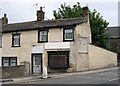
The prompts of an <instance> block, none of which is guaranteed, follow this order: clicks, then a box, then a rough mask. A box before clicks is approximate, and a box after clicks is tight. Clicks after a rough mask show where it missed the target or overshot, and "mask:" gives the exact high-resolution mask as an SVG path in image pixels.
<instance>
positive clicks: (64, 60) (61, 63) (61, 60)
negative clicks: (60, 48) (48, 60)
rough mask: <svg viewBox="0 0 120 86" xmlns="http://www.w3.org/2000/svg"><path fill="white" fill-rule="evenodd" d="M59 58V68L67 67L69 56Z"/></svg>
mask: <svg viewBox="0 0 120 86" xmlns="http://www.w3.org/2000/svg"><path fill="white" fill-rule="evenodd" d="M58 57H59V66H65V65H67V56H66V55H58Z"/></svg>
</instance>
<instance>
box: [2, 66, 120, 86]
mask: <svg viewBox="0 0 120 86" xmlns="http://www.w3.org/2000/svg"><path fill="white" fill-rule="evenodd" d="M119 75H120V68H119V70H118V69H115V70H111V71H103V72H98V73H90V74H72V75H65V76H61V77H60V78H49V79H44V80H39V79H36V80H34V81H29V82H16V83H15V84H12V85H11V86H19V85H17V84H22V85H20V86H26V84H31V85H29V86H34V85H35V84H89V85H90V84H92V85H91V86H93V84H94V85H95V84H120V83H118V82H120V77H119ZM3 86H10V85H3ZM35 86H36V85H35ZM37 86H38V85H37ZM96 86H97V85H96ZM108 86H109V85H108ZM110 86H113V85H110ZM115 86H117V85H115Z"/></svg>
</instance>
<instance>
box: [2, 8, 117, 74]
mask: <svg viewBox="0 0 120 86" xmlns="http://www.w3.org/2000/svg"><path fill="white" fill-rule="evenodd" d="M83 12H84V16H83V17H78V18H70V19H60V20H59V19H58V20H44V12H43V11H42V8H40V10H39V11H37V21H30V22H22V23H14V24H8V19H7V18H6V15H4V17H3V21H4V22H3V26H2V56H1V66H2V67H6V66H16V65H21V64H25V63H26V64H27V69H28V71H29V72H30V73H42V72H43V68H44V67H47V70H48V72H75V71H86V70H91V69H98V68H105V67H112V66H116V65H117V59H116V57H117V55H116V53H113V52H110V51H107V50H105V49H102V48H99V47H96V46H94V45H92V44H91V29H90V24H89V17H88V13H87V12H88V8H87V7H84V8H83ZM26 64H25V65H26Z"/></svg>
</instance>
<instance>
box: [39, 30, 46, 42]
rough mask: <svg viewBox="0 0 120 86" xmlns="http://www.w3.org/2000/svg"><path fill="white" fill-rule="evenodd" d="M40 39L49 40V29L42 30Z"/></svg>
mask: <svg viewBox="0 0 120 86" xmlns="http://www.w3.org/2000/svg"><path fill="white" fill-rule="evenodd" d="M39 38H40V41H47V31H40V37H39Z"/></svg>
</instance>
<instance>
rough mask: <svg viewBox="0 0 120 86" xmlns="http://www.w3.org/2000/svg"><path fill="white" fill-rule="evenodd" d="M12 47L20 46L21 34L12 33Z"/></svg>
mask: <svg viewBox="0 0 120 86" xmlns="http://www.w3.org/2000/svg"><path fill="white" fill-rule="evenodd" d="M12 47H20V34H12Z"/></svg>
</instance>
